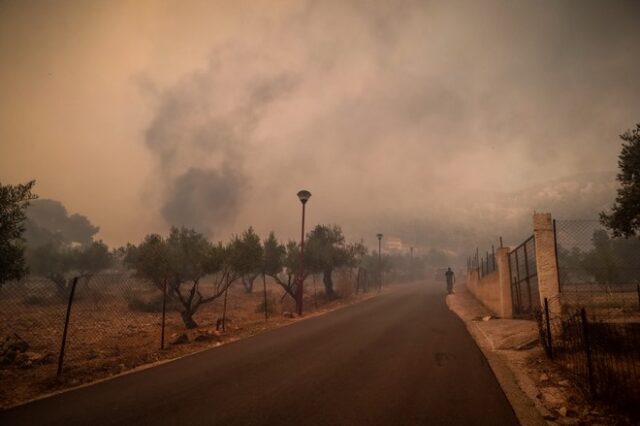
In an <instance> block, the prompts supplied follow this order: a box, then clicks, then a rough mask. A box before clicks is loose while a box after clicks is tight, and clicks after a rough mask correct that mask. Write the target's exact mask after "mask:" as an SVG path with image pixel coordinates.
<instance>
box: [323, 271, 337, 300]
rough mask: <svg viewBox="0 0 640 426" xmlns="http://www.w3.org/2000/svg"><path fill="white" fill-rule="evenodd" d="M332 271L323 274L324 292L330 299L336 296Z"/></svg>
mask: <svg viewBox="0 0 640 426" xmlns="http://www.w3.org/2000/svg"><path fill="white" fill-rule="evenodd" d="M332 272H333V270H332V269H325V270H324V272H323V273H322V282H323V283H324V292H325V294H326V295H327V297H328V298H331V297H333V296H334V295H335V293H334V291H333V280H332V279H331V273H332Z"/></svg>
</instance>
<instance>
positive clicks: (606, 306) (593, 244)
mask: <svg viewBox="0 0 640 426" xmlns="http://www.w3.org/2000/svg"><path fill="white" fill-rule="evenodd" d="M555 233H556V245H557V256H558V278H559V283H560V291H561V292H562V297H563V299H562V300H563V305H564V306H566V307H568V308H579V307H587V308H589V312H590V313H591V315H592V316H594V317H596V318H597V317H621V318H625V317H630V318H633V317H636V318H637V319H638V320H640V316H639V314H640V240H639V239H637V238H628V239H627V238H614V237H612V236H611V235H610V234H609V233H608V232H607V231H606V230H605V229H604V228H603V227H602V226H601V225H600V224H599V222H598V221H596V220H558V221H556V222H555Z"/></svg>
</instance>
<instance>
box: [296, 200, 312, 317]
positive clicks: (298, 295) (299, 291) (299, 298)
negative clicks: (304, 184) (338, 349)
mask: <svg viewBox="0 0 640 426" xmlns="http://www.w3.org/2000/svg"><path fill="white" fill-rule="evenodd" d="M298 198H299V199H300V202H301V203H302V233H301V234H300V275H299V276H298V288H297V289H296V299H297V302H298V315H302V295H303V287H302V286H303V283H304V214H305V207H306V205H307V201H309V198H311V193H310V192H309V191H306V190H304V189H303V190H302V191H299V192H298Z"/></svg>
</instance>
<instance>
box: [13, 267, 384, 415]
mask: <svg viewBox="0 0 640 426" xmlns="http://www.w3.org/2000/svg"><path fill="white" fill-rule="evenodd" d="M337 275H338V276H337V277H336V278H334V280H335V287H336V290H337V292H338V293H339V294H340V296H339V297H338V298H336V299H333V300H327V299H326V298H325V297H324V291H323V290H322V283H321V280H318V279H316V283H315V286H314V282H313V280H312V279H309V280H308V282H307V283H306V284H305V297H304V309H305V314H304V316H303V318H302V319H304V318H309V317H312V316H316V315H321V314H323V313H325V312H328V311H331V310H334V309H337V308H339V307H341V306H345V305H349V304H353V303H357V302H360V301H362V300H365V299H368V298H371V297H375V296H376V295H378V294H379V293H378V292H377V291H375V290H372V291H369V292H367V293H359V294H355V293H354V290H353V284H352V279H350V278H352V277H349V276H348V275H345V274H337ZM36 288H38V289H39V288H40V287H36ZM206 290H207V289H206V286H203V291H206ZM30 291H31V293H36V294H38V295H40V294H42V293H41V292H40V291H39V290H38V292H35V290H33V289H31V290H30ZM387 291H389V289H388V288H386V289H385V290H383V292H387ZM31 293H30V294H25V292H24V290H21V291H20V292H17V291H14V292H7V291H5V292H4V294H2V295H1V297H0V343H1V341H2V339H5V338H6V337H9V336H15V335H18V336H19V338H20V339H21V340H22V341H25V342H27V344H28V349H27V350H26V351H25V352H24V353H20V354H18V355H19V358H18V359H17V360H16V361H15V362H13V363H11V364H8V365H7V364H6V363H5V365H0V408H8V407H11V406H15V405H18V404H21V403H24V402H26V401H29V400H31V399H34V398H37V397H41V396H43V395H47V394H50V393H54V392H58V391H61V390H64V389H68V388H71V387H75V386H78V385H82V384H86V383H90V382H94V381H96V380H101V379H105V378H108V377H112V376H114V375H118V374H121V373H123V372H126V371H129V370H132V369H135V368H139V367H142V366H145V365H152V364H153V363H157V362H162V361H166V360H170V359H174V358H178V357H181V356H184V355H187V354H191V353H195V352H198V351H201V350H204V349H208V348H212V347H215V346H219V345H222V344H225V343H229V342H232V341H235V340H238V339H242V338H246V337H249V336H252V335H255V334H258V333H261V332H263V331H265V330H269V329H274V328H278V327H282V326H285V325H287V324H291V323H293V322H295V321H298V320H300V319H301V318H296V317H295V315H292V314H291V312H293V311H294V310H295V309H294V308H295V306H294V303H293V301H292V300H291V299H290V298H289V297H288V296H285V297H283V294H284V291H283V290H282V289H281V288H280V287H279V286H278V285H277V284H276V283H274V282H271V281H268V282H267V300H268V302H267V306H268V307H269V309H268V310H269V311H270V312H269V318H268V320H266V321H265V318H264V310H262V309H261V307H262V306H263V305H262V304H263V300H264V292H263V283H262V280H261V279H259V280H256V283H255V287H254V290H253V292H252V293H246V292H245V289H244V288H243V287H242V285H241V284H236V285H233V286H232V287H231V288H230V289H229V292H228V298H227V315H226V318H227V323H226V330H225V331H223V330H216V323H217V321H218V319H220V318H221V317H222V313H223V309H224V297H220V298H219V299H216V300H215V301H213V302H211V303H209V304H206V305H203V306H202V307H201V308H200V309H199V310H198V312H197V313H196V315H195V316H194V318H195V320H196V321H197V323H198V327H197V328H195V329H191V330H187V329H186V328H185V326H184V324H183V322H182V319H181V318H180V315H179V312H178V311H177V310H175V309H170V310H168V312H167V318H166V330H165V342H166V343H165V349H163V350H161V349H160V336H161V313H160V312H141V311H140V309H137V308H134V309H132V301H136V300H137V301H140V300H143V301H145V303H147V302H149V301H153V300H156V299H158V297H159V294H160V293H159V292H158V291H157V290H156V289H153V288H151V287H149V286H148V285H141V284H140V283H137V282H133V281H127V282H125V283H123V282H117V283H113V282H112V283H109V284H106V281H105V282H99V281H98V282H97V283H96V282H94V283H91V284H90V285H87V286H84V287H82V286H79V287H78V290H77V295H76V301H75V302H74V304H73V306H72V311H71V317H70V322H69V331H68V337H67V345H66V349H65V358H64V370H63V374H62V376H61V377H57V376H56V371H57V367H58V357H59V352H60V342H61V337H62V332H63V328H64V318H65V314H66V308H67V307H66V304H65V303H61V302H60V303H58V302H49V300H52V299H51V298H50V296H51V295H46V297H43V298H42V299H43V300H45V301H44V302H43V300H35V302H34V298H33V294H31ZM149 303H150V304H152V303H151V302H149ZM138 304H139V303H138ZM143 305H144V303H143ZM136 306H137V305H136ZM145 306H146V305H145ZM183 335H184V336H183ZM180 340H186V342H184V343H180Z"/></svg>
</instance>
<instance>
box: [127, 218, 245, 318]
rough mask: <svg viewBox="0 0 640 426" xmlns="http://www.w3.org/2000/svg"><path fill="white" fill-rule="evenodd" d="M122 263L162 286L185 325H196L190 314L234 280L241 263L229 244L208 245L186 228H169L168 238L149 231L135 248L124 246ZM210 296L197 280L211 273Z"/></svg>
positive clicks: (222, 292) (140, 275)
mask: <svg viewBox="0 0 640 426" xmlns="http://www.w3.org/2000/svg"><path fill="white" fill-rule="evenodd" d="M125 250H126V251H127V254H126V255H125V264H127V265H129V266H130V267H131V268H132V269H134V270H135V272H136V275H137V276H138V277H140V278H142V279H146V280H149V281H151V282H152V283H153V284H154V285H155V286H156V287H157V288H158V289H160V290H163V289H164V288H165V286H166V288H167V289H168V291H169V292H170V293H171V294H172V296H173V297H174V298H175V299H176V300H177V301H178V302H179V303H180V305H181V315H182V320H183V322H184V324H185V326H186V327H187V328H194V327H197V325H198V324H197V323H196V322H195V320H194V318H193V316H194V314H195V313H196V312H197V310H198V308H199V307H200V306H201V305H203V304H205V303H209V302H211V301H213V300H215V299H217V298H218V297H220V296H221V295H222V294H224V292H225V290H226V289H227V288H228V286H229V284H230V283H231V282H233V281H234V280H235V279H237V277H238V275H237V272H235V271H236V270H237V269H238V268H239V265H240V264H241V262H242V259H241V258H240V256H239V254H238V252H237V251H236V250H235V248H234V247H233V243H231V244H229V246H227V247H225V246H223V245H222V244H221V243H219V244H217V245H213V244H211V243H210V242H209V241H208V240H207V239H206V238H205V237H204V236H203V235H202V234H200V233H198V232H196V231H195V230H193V229H188V228H184V227H182V228H175V227H174V228H171V233H170V235H169V237H168V238H166V239H164V238H162V237H161V236H160V235H156V234H151V235H147V237H145V239H144V241H143V242H142V243H140V245H138V246H137V247H135V246H128V247H127V248H126V249H125ZM213 274H215V277H214V286H213V287H214V288H213V292H212V294H210V295H207V296H205V295H203V294H202V292H201V291H200V280H201V279H202V278H203V277H204V276H206V275H213Z"/></svg>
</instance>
